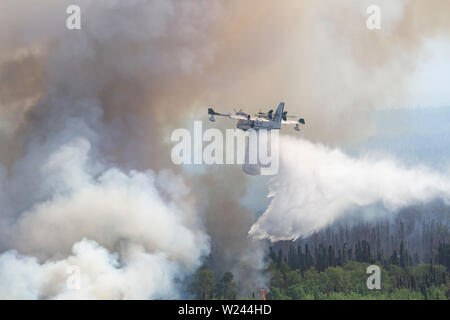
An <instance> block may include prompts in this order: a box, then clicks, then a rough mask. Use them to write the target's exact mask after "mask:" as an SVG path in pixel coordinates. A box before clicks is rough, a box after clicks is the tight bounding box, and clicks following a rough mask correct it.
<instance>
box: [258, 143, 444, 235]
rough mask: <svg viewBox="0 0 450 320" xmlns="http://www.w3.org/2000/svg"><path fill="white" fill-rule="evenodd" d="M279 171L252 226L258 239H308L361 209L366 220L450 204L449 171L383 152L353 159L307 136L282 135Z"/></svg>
mask: <svg viewBox="0 0 450 320" xmlns="http://www.w3.org/2000/svg"><path fill="white" fill-rule="evenodd" d="M280 157H281V159H280V172H279V174H278V175H277V176H276V177H275V178H273V180H272V181H271V183H270V189H271V194H270V196H271V197H272V200H271V203H270V205H269V207H268V208H267V210H266V211H265V212H264V213H263V215H262V216H261V217H260V218H259V219H258V221H257V222H256V223H255V224H254V225H253V226H252V228H251V229H250V232H249V234H250V236H252V237H254V238H259V239H263V238H269V239H271V240H287V239H297V238H299V237H306V236H308V235H310V234H311V233H313V232H315V231H319V230H321V229H322V228H324V227H326V226H328V225H330V224H331V223H333V222H335V221H337V220H340V219H342V218H344V217H345V216H346V215H350V214H351V213H353V211H354V210H355V209H357V210H358V211H359V212H360V214H361V215H366V217H367V218H369V217H371V215H373V214H374V211H373V210H367V211H365V210H362V209H364V208H367V207H370V206H372V207H373V206H377V205H381V206H383V207H384V208H385V209H386V210H375V215H376V216H377V217H378V218H379V217H380V216H379V215H380V214H381V213H383V212H390V213H395V212H396V211H397V210H398V209H400V208H402V207H406V206H409V205H414V204H418V203H426V202H429V201H432V200H434V199H443V200H444V201H445V202H447V203H450V175H449V174H443V173H442V172H436V171H433V170H431V169H430V168H427V167H424V166H416V167H405V166H404V165H402V164H401V163H399V162H398V161H396V160H395V159H392V158H389V157H387V156H381V155H370V154H366V155H362V156H360V157H352V156H349V155H347V154H345V153H344V152H342V151H341V150H339V149H333V148H329V147H326V146H324V145H321V144H313V143H311V142H308V141H306V140H304V139H296V138H292V137H287V136H284V137H282V139H281V151H280Z"/></svg>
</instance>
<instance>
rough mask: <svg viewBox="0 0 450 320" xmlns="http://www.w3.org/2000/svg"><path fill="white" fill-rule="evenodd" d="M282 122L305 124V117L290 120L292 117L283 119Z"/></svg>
mask: <svg viewBox="0 0 450 320" xmlns="http://www.w3.org/2000/svg"><path fill="white" fill-rule="evenodd" d="M281 123H283V124H305V119H302V118H301V119H298V120H290V119H286V120H283V121H281Z"/></svg>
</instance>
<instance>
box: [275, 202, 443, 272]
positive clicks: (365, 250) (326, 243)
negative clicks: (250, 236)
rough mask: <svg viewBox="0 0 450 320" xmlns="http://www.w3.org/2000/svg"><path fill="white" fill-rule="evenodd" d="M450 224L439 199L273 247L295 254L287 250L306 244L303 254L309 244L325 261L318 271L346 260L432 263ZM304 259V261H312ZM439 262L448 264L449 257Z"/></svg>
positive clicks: (401, 263) (410, 263) (318, 258)
mask: <svg viewBox="0 0 450 320" xmlns="http://www.w3.org/2000/svg"><path fill="white" fill-rule="evenodd" d="M356 219H357V218H355V219H353V220H356ZM449 225H450V208H449V207H447V206H445V205H443V204H442V203H440V202H436V203H434V204H429V205H427V206H424V207H421V206H414V207H410V208H407V209H403V210H402V211H401V212H399V213H398V214H397V215H396V217H395V218H392V219H389V220H384V221H380V220H377V221H374V222H365V221H360V223H354V224H353V225H351V226H349V225H346V224H340V223H335V224H333V225H331V226H329V227H328V228H325V229H323V230H321V231H319V232H316V233H313V234H312V235H310V236H309V237H306V238H301V239H298V240H296V241H294V242H292V241H280V242H277V243H276V244H275V245H274V250H275V251H276V252H278V250H279V249H281V250H282V251H283V252H284V253H286V254H288V255H289V254H290V255H292V252H290V253H288V252H289V250H291V246H293V247H294V248H298V247H300V248H304V249H303V250H304V254H308V253H307V252H306V247H308V251H309V255H310V256H312V257H313V258H314V259H315V263H316V264H317V263H318V262H319V261H322V263H319V265H318V266H317V265H316V267H318V270H319V271H323V270H324V268H326V267H328V266H336V265H342V264H344V263H345V262H346V261H359V262H371V261H375V260H377V261H380V262H382V263H383V265H385V266H386V265H387V264H388V263H393V264H399V265H401V266H406V265H417V264H419V263H430V262H431V261H432V260H433V259H436V257H435V256H436V253H437V252H438V251H439V250H443V249H442V248H440V246H442V245H443V244H445V243H450V230H449ZM440 256H442V253H441V255H440ZM308 258H309V257H308ZM321 259H322V260H321ZM323 259H325V260H323ZM302 260H303V263H307V262H308V261H310V260H305V259H302ZM328 260H331V261H328ZM397 260H398V261H397ZM439 263H441V264H443V265H447V266H448V261H447V262H445V261H443V262H439ZM309 266H310V265H308V267H309ZM293 267H294V266H293Z"/></svg>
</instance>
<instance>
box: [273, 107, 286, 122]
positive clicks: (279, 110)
mask: <svg viewBox="0 0 450 320" xmlns="http://www.w3.org/2000/svg"><path fill="white" fill-rule="evenodd" d="M283 111H284V102H280V104H279V105H278V108H277V111H275V115H274V117H273V121H276V122H281V120H282V119H283Z"/></svg>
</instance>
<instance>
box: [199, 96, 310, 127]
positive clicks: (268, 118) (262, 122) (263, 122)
mask: <svg viewBox="0 0 450 320" xmlns="http://www.w3.org/2000/svg"><path fill="white" fill-rule="evenodd" d="M208 114H209V115H210V117H209V120H210V121H212V122H216V118H214V116H223V117H228V118H231V119H238V122H237V125H236V127H237V128H238V129H241V130H244V131H246V130H248V129H254V130H258V129H266V130H271V129H281V125H282V124H295V127H294V130H296V131H300V126H299V125H300V124H303V125H304V124H305V119H303V118H300V119H298V120H290V119H288V118H296V117H295V116H289V117H288V116H287V111H284V102H280V104H279V105H278V108H277V110H276V111H275V114H274V113H273V109H270V110H269V112H267V113H265V112H258V113H257V114H255V115H254V116H253V117H252V116H251V115H250V114H248V113H245V112H243V111H242V110H241V111H238V112H236V113H235V114H234V115H233V114H231V113H218V112H215V111H214V110H213V109H212V108H209V109H208Z"/></svg>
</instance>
